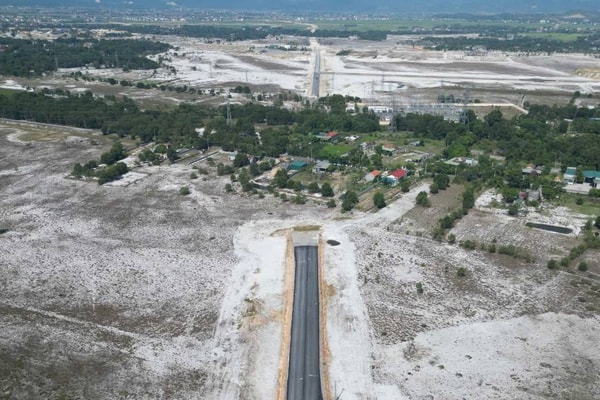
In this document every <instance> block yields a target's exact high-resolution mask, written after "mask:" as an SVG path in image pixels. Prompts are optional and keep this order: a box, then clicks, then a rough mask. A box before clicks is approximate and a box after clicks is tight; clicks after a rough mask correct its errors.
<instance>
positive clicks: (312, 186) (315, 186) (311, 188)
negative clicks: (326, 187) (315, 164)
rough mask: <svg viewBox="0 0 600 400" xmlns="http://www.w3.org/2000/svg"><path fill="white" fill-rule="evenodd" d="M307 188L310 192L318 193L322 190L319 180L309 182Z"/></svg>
mask: <svg viewBox="0 0 600 400" xmlns="http://www.w3.org/2000/svg"><path fill="white" fill-rule="evenodd" d="M307 189H308V192H309V193H318V192H319V191H320V190H321V189H320V188H319V184H318V183H317V182H311V183H309V184H308V188H307Z"/></svg>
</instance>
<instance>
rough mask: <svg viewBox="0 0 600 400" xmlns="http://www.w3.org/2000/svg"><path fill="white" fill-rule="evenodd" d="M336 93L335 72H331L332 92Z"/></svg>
mask: <svg viewBox="0 0 600 400" xmlns="http://www.w3.org/2000/svg"><path fill="white" fill-rule="evenodd" d="M334 93H335V72H332V73H331V94H334Z"/></svg>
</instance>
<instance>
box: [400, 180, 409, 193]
mask: <svg viewBox="0 0 600 400" xmlns="http://www.w3.org/2000/svg"><path fill="white" fill-rule="evenodd" d="M400 190H402V193H408V192H409V191H410V182H409V181H408V180H406V179H405V180H403V181H402V183H401V184H400Z"/></svg>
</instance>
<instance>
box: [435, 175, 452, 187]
mask: <svg viewBox="0 0 600 400" xmlns="http://www.w3.org/2000/svg"><path fill="white" fill-rule="evenodd" d="M433 183H435V184H437V186H438V188H439V190H446V189H447V188H448V186H450V177H449V176H448V175H446V174H436V175H435V176H434V177H433Z"/></svg>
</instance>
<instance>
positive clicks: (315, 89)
mask: <svg viewBox="0 0 600 400" xmlns="http://www.w3.org/2000/svg"><path fill="white" fill-rule="evenodd" d="M320 85H321V52H320V51H319V48H318V47H317V49H316V52H315V70H314V72H313V81H312V95H313V96H315V97H319V86H320Z"/></svg>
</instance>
